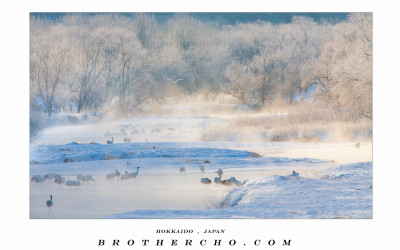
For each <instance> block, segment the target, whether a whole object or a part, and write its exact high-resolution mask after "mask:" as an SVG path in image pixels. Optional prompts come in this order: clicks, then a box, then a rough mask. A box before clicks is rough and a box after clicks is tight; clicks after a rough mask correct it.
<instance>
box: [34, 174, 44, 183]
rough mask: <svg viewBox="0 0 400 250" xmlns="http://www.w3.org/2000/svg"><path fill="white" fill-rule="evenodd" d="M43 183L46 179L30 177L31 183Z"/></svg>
mask: <svg viewBox="0 0 400 250" xmlns="http://www.w3.org/2000/svg"><path fill="white" fill-rule="evenodd" d="M45 181H46V178H45V177H44V176H41V175H35V176H32V178H31V182H35V183H42V182H45Z"/></svg>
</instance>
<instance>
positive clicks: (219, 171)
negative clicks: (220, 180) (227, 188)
mask: <svg viewBox="0 0 400 250" xmlns="http://www.w3.org/2000/svg"><path fill="white" fill-rule="evenodd" d="M215 173H217V174H218V176H219V177H222V174H223V173H224V171H222V169H218V171H217V172H215Z"/></svg>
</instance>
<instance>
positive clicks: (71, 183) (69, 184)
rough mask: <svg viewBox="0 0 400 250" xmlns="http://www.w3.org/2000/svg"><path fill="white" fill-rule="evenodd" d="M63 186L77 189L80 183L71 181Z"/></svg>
mask: <svg viewBox="0 0 400 250" xmlns="http://www.w3.org/2000/svg"><path fill="white" fill-rule="evenodd" d="M65 185H67V186H69V187H70V188H71V187H77V186H80V185H81V182H80V181H72V180H68V181H67V182H65Z"/></svg>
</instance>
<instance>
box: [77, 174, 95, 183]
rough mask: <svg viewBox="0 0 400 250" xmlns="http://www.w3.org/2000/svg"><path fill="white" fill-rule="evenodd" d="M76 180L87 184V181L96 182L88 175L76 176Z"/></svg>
mask: <svg viewBox="0 0 400 250" xmlns="http://www.w3.org/2000/svg"><path fill="white" fill-rule="evenodd" d="M76 179H77V180H78V181H82V182H85V181H87V182H89V181H93V182H96V180H95V179H93V177H92V176H91V175H90V174H87V175H82V174H78V175H77V177H76Z"/></svg>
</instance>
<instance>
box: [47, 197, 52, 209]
mask: <svg viewBox="0 0 400 250" xmlns="http://www.w3.org/2000/svg"><path fill="white" fill-rule="evenodd" d="M46 206H47V207H48V208H51V206H53V195H52V194H51V195H50V200H48V201H46Z"/></svg>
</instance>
